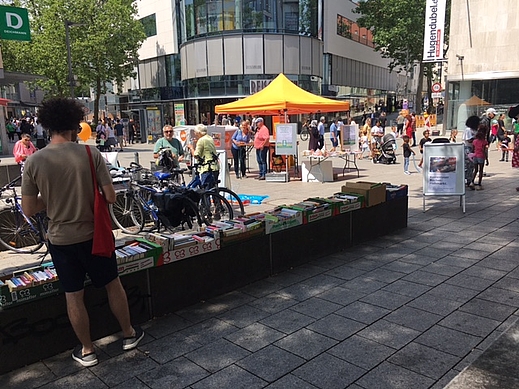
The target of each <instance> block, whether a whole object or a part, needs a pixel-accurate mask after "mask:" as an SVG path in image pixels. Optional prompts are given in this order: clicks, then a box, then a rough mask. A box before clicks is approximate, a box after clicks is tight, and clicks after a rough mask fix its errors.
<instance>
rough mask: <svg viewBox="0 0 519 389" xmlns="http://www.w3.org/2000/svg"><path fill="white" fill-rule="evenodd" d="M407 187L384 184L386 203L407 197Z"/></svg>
mask: <svg viewBox="0 0 519 389" xmlns="http://www.w3.org/2000/svg"><path fill="white" fill-rule="evenodd" d="M408 192H409V187H408V186H407V185H391V184H386V201H391V200H394V199H398V198H400V197H407V194H408Z"/></svg>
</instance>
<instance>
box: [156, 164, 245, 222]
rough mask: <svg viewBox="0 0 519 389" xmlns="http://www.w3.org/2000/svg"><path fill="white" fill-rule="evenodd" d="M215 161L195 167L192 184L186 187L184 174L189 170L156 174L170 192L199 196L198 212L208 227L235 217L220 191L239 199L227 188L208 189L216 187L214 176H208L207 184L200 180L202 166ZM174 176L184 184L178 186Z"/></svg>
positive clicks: (161, 184) (229, 204)
mask: <svg viewBox="0 0 519 389" xmlns="http://www.w3.org/2000/svg"><path fill="white" fill-rule="evenodd" d="M211 162H213V161H210V162H208V163H204V162H202V163H199V164H195V165H193V171H194V173H193V179H192V180H191V182H190V183H189V184H187V185H185V181H184V175H183V173H184V172H185V171H186V170H187V169H180V168H177V169H175V171H172V172H166V173H161V172H155V173H154V175H155V177H156V178H157V179H158V180H159V185H160V186H161V187H162V188H166V190H167V191H170V192H173V193H175V192H180V193H184V192H185V191H187V192H188V193H190V192H194V193H197V194H198V196H199V197H198V201H197V206H198V211H199V212H200V216H201V218H202V221H203V222H204V223H205V224H206V225H210V224H212V223H213V221H217V220H221V219H229V220H230V219H232V218H233V217H234V209H233V206H232V205H231V203H230V202H229V200H228V199H227V198H226V197H225V195H223V194H220V193H219V192H218V191H217V189H218V190H220V189H221V192H222V193H229V192H231V193H232V194H233V195H234V196H236V197H238V195H236V194H235V193H234V192H232V191H230V190H229V189H227V188H212V189H207V188H210V187H214V184H213V183H214V182H215V178H214V176H213V175H212V174H210V175H208V179H207V180H206V181H207V182H205V183H204V182H202V180H201V178H200V174H199V173H198V169H199V168H200V166H203V165H207V164H209V163H211ZM172 174H177V175H181V177H182V178H181V181H182V182H183V184H180V185H179V184H178V182H177V180H175V179H174V180H171V178H172V176H171V175H172Z"/></svg>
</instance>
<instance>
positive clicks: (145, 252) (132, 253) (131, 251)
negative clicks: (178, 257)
mask: <svg viewBox="0 0 519 389" xmlns="http://www.w3.org/2000/svg"><path fill="white" fill-rule="evenodd" d="M159 248H160V252H162V246H160V245H158V244H156V243H153V242H150V241H147V240H145V239H139V240H136V241H134V242H131V243H129V244H126V245H124V246H122V247H118V248H116V249H115V257H116V259H117V264H119V265H120V264H122V263H127V262H131V261H137V260H139V259H143V258H147V257H154V256H156V253H157V249H159Z"/></svg>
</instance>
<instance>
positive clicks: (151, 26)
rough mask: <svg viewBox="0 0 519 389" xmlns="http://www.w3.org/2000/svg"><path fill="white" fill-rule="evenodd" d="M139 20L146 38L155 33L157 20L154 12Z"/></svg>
mask: <svg viewBox="0 0 519 389" xmlns="http://www.w3.org/2000/svg"><path fill="white" fill-rule="evenodd" d="M140 21H141V23H142V26H143V27H144V33H145V34H146V37H147V38H149V37H150V36H154V35H157V21H156V18H155V14H151V15H148V16H145V17H143V18H142V19H141V20H140Z"/></svg>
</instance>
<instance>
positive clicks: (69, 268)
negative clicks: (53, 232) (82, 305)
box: [49, 240, 118, 293]
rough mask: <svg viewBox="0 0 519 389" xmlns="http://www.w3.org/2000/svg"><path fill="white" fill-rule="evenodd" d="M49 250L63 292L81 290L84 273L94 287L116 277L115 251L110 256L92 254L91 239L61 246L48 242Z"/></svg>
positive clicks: (101, 285)
mask: <svg viewBox="0 0 519 389" xmlns="http://www.w3.org/2000/svg"><path fill="white" fill-rule="evenodd" d="M49 251H50V255H51V256H52V261H53V262H54V266H55V267H56V271H57V273H58V277H59V280H60V281H61V284H62V285H63V288H64V289H65V292H69V293H70V292H77V291H80V290H82V289H83V288H84V284H85V276H86V274H88V276H89V277H90V279H91V280H92V284H93V285H94V286H95V287H96V288H102V287H104V286H106V285H107V284H109V283H110V282H111V281H113V280H114V279H116V278H117V277H118V272H117V261H116V259H115V253H113V254H112V257H111V258H106V257H99V256H97V255H92V254H91V253H92V240H89V241H86V242H81V243H76V244H70V245H62V246H60V245H53V244H51V243H50V242H49Z"/></svg>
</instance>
